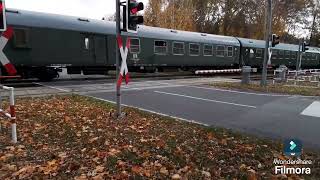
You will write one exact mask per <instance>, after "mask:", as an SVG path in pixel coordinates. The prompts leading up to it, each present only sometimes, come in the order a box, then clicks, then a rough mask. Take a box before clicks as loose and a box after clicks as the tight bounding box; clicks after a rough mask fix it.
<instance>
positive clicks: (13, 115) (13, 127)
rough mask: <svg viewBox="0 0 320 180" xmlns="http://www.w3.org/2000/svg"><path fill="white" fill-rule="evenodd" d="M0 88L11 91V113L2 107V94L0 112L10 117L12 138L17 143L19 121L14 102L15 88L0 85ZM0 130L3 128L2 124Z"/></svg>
mask: <svg viewBox="0 0 320 180" xmlns="http://www.w3.org/2000/svg"><path fill="white" fill-rule="evenodd" d="M0 89H3V90H7V91H9V93H10V95H9V99H10V108H9V113H8V112H6V110H3V109H2V107H1V101H2V97H1V94H0V114H1V115H3V116H5V117H7V118H9V119H10V121H11V138H12V142H13V143H17V142H18V140H17V122H16V110H15V103H14V88H13V87H7V86H0ZM0 130H1V124H0Z"/></svg>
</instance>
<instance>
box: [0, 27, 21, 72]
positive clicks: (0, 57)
mask: <svg viewBox="0 0 320 180" xmlns="http://www.w3.org/2000/svg"><path fill="white" fill-rule="evenodd" d="M12 36H13V28H12V27H8V28H7V30H6V31H5V32H3V33H2V35H1V37H0V62H1V64H2V65H3V66H4V67H5V69H6V70H7V72H8V74H9V75H10V76H13V75H16V74H17V70H16V68H15V67H14V66H13V64H12V63H11V62H10V61H9V59H8V58H7V56H6V55H5V54H4V52H3V49H4V47H5V46H6V45H7V43H8V41H9V40H10V39H11V37H12Z"/></svg>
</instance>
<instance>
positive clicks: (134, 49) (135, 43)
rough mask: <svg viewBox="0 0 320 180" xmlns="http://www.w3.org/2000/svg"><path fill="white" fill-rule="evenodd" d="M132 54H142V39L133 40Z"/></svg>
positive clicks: (131, 45)
mask: <svg viewBox="0 0 320 180" xmlns="http://www.w3.org/2000/svg"><path fill="white" fill-rule="evenodd" d="M130 43H131V44H130V53H133V54H139V53H140V39H138V38H131V42H130Z"/></svg>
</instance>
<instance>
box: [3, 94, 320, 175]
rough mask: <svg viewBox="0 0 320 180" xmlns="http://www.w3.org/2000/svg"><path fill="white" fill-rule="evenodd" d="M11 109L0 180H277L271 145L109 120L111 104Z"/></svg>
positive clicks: (33, 104)
mask: <svg viewBox="0 0 320 180" xmlns="http://www.w3.org/2000/svg"><path fill="white" fill-rule="evenodd" d="M17 104H18V107H17V114H18V117H19V121H18V137H19V143H18V144H17V145H13V144H11V143H10V129H9V127H10V126H9V124H5V123H4V122H5V121H4V119H1V120H2V121H1V122H2V125H3V124H5V126H6V127H7V128H5V129H3V130H2V132H0V179H30V178H34V179H48V178H53V179H90V178H92V179H112V178H113V179H127V178H134V179H139V178H140V179H141V178H142V179H150V178H152V179H217V178H226V179H232V178H234V179H260V178H261V177H266V178H271V177H274V178H276V176H273V175H272V172H273V164H272V162H273V158H274V157H277V158H284V157H283V156H282V155H281V146H280V145H275V144H276V143H272V142H269V141H265V140H259V139H256V138H253V137H247V136H244V135H240V134H236V133H231V132H228V131H225V130H221V129H211V128H207V127H203V126H200V125H195V124H191V123H186V122H181V121H175V120H173V119H169V118H165V117H160V116H157V115H151V114H146V113H143V112H140V111H137V110H134V109H125V111H126V113H127V116H126V117H125V118H124V119H122V120H115V119H114V118H113V113H114V110H113V106H112V105H109V104H106V103H103V102H99V101H96V100H92V99H88V98H84V97H79V96H64V97H50V98H35V99H18V100H17ZM213 118H214V117H213ZM304 155H305V156H307V157H308V158H309V159H313V160H315V161H316V162H317V160H318V161H319V160H320V159H319V156H318V155H316V154H312V153H308V152H306V153H304ZM315 166H316V167H313V176H314V177H320V174H319V165H315Z"/></svg>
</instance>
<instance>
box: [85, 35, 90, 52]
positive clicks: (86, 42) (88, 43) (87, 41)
mask: <svg viewBox="0 0 320 180" xmlns="http://www.w3.org/2000/svg"><path fill="white" fill-rule="evenodd" d="M89 48H90V39H89V38H88V37H86V38H84V49H87V50H88V49H89Z"/></svg>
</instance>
